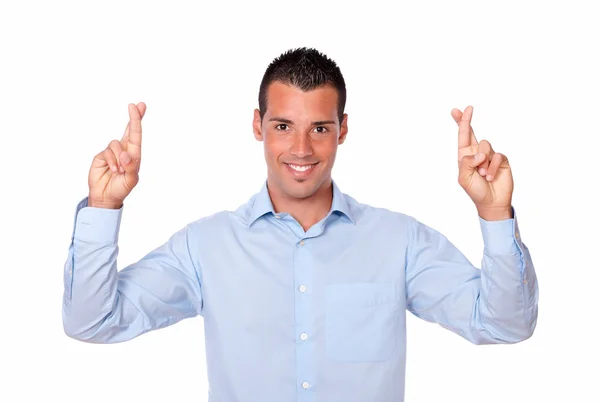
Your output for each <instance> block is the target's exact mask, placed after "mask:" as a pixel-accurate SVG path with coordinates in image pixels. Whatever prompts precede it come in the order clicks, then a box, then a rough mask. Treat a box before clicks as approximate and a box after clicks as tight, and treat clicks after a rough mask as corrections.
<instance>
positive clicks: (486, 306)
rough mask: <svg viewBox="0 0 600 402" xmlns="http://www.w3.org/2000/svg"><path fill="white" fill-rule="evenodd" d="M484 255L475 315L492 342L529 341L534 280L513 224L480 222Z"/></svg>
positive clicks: (534, 315) (534, 300)
mask: <svg viewBox="0 0 600 402" xmlns="http://www.w3.org/2000/svg"><path fill="white" fill-rule="evenodd" d="M481 228H482V233H483V237H484V252H483V259H482V269H481V271H482V272H481V288H480V297H479V299H478V303H479V306H478V307H479V314H480V321H481V325H482V327H483V328H484V329H485V330H486V332H487V333H488V334H489V335H490V336H491V337H492V338H494V339H497V340H501V341H504V342H510V343H514V342H519V341H522V340H525V339H527V338H529V337H530V336H531V335H532V334H533V331H534V329H535V326H536V322H537V298H538V297H537V292H538V289H537V278H536V274H535V269H534V266H533V261H532V259H531V255H530V253H529V250H528V249H527V247H526V246H525V244H524V243H523V242H522V241H521V238H520V233H519V229H518V226H517V221H516V220H514V219H509V220H501V221H493V222H492V221H481Z"/></svg>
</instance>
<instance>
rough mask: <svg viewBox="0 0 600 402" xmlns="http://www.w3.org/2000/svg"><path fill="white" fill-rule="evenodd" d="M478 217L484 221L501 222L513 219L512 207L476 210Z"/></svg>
mask: <svg viewBox="0 0 600 402" xmlns="http://www.w3.org/2000/svg"><path fill="white" fill-rule="evenodd" d="M477 213H478V214H479V217H480V218H481V219H483V220H485V221H501V220H506V219H513V217H514V216H513V209H512V205H509V206H508V207H488V208H477Z"/></svg>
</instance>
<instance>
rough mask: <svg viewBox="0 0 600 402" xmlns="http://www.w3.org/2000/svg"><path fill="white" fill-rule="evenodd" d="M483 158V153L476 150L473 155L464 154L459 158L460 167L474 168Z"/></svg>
mask: <svg viewBox="0 0 600 402" xmlns="http://www.w3.org/2000/svg"><path fill="white" fill-rule="evenodd" d="M484 160H485V154H484V153H483V152H478V153H476V154H475V155H465V156H463V157H462V158H461V160H460V169H461V170H463V169H466V170H475V169H476V168H477V166H479V165H481V163H482V162H483V161H484Z"/></svg>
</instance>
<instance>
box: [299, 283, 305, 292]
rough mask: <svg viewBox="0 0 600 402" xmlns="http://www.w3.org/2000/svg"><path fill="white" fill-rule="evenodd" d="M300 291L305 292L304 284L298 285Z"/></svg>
mask: <svg viewBox="0 0 600 402" xmlns="http://www.w3.org/2000/svg"><path fill="white" fill-rule="evenodd" d="M298 289H299V290H300V291H301V292H302V293H304V292H306V286H304V285H300V287H299V288H298Z"/></svg>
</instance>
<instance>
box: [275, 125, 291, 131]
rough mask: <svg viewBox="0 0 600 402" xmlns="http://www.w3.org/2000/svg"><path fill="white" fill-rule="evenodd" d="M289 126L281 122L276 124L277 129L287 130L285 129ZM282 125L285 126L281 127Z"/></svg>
mask: <svg viewBox="0 0 600 402" xmlns="http://www.w3.org/2000/svg"><path fill="white" fill-rule="evenodd" d="M287 126H288V125H287V124H284V123H281V124H278V125H276V126H275V129H276V130H279V131H285V129H286V128H287ZM281 127H283V128H281Z"/></svg>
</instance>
